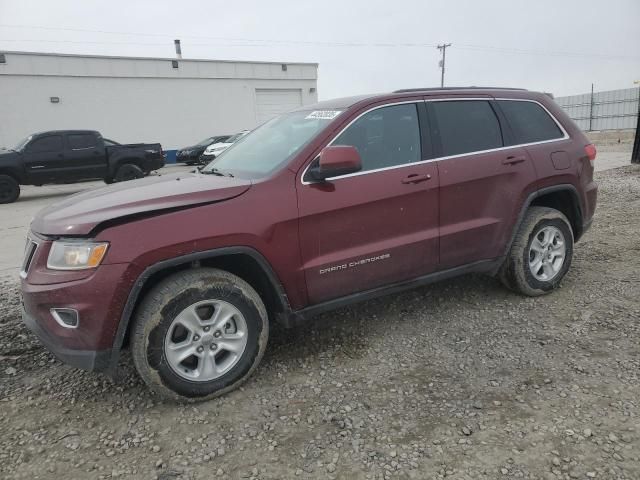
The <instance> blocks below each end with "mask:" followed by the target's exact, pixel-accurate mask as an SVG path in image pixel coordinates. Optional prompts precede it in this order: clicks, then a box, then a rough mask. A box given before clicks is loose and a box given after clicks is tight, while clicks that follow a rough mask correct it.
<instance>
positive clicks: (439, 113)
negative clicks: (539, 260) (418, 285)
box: [426, 98, 536, 269]
mask: <svg viewBox="0 0 640 480" xmlns="http://www.w3.org/2000/svg"><path fill="white" fill-rule="evenodd" d="M428 100H429V99H428ZM426 105H427V110H428V112H429V119H430V122H431V125H432V135H433V138H434V150H435V152H436V155H437V157H438V170H439V172H440V268H441V269H447V268H452V267H456V266H460V265H465V264H468V263H472V262H475V261H479V260H487V259H493V258H496V257H499V256H501V255H503V254H504V249H505V247H506V245H507V242H508V240H509V239H510V236H511V232H512V228H513V225H514V223H515V221H516V218H517V215H518V213H519V211H520V207H521V205H522V202H523V201H524V197H525V196H526V192H527V191H528V187H529V185H531V184H532V183H534V182H535V180H536V173H535V169H534V167H533V164H532V162H531V160H530V158H529V156H528V154H527V151H526V150H525V149H524V148H522V147H519V146H505V145H508V144H509V143H511V142H509V140H508V138H506V137H507V135H508V133H507V132H506V131H505V132H503V128H502V125H501V121H500V119H499V112H498V110H497V108H496V107H495V106H494V104H493V101H492V100H491V99H489V98H478V99H437V100H430V101H427V102H426ZM505 130H506V128H505Z"/></svg>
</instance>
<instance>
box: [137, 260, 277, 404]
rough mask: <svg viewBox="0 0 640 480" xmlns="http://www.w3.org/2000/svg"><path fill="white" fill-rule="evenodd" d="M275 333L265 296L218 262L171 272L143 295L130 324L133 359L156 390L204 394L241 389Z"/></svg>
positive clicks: (193, 396) (178, 396) (182, 395)
mask: <svg viewBox="0 0 640 480" xmlns="http://www.w3.org/2000/svg"><path fill="white" fill-rule="evenodd" d="M268 337H269V322H268V316H267V312H266V309H265V306H264V303H263V302H262V300H261V299H260V296H259V295H258V294H257V293H256V291H255V290H254V289H253V288H252V287H251V286H250V285H249V284H248V283H247V282H245V281H244V280H242V279H241V278H239V277H237V276H235V275H232V274H231V273H229V272H225V271H223V270H218V269H213V268H198V269H193V270H187V271H182V272H179V273H176V274H174V275H171V276H170V277H168V278H166V279H165V280H163V281H162V282H160V283H159V284H158V285H156V286H155V287H154V288H153V289H152V290H151V291H150V292H149V293H148V294H147V295H146V297H145V298H144V300H143V301H142V303H141V305H140V307H139V308H138V314H137V315H136V318H135V319H134V323H133V326H132V331H131V351H132V356H133V361H134V364H135V366H136V369H137V370H138V372H139V374H140V376H141V377H142V379H143V380H144V381H145V382H146V383H147V385H149V387H150V388H151V389H152V390H154V391H155V392H156V393H158V394H160V395H162V396H164V397H168V398H172V399H174V400H178V401H186V400H191V401H202V400H208V399H210V398H214V397H217V396H220V395H223V394H224V393H227V392H229V391H231V390H234V389H235V388H237V387H238V386H239V385H240V384H242V383H243V382H244V381H245V380H246V379H247V378H248V377H249V376H250V375H251V374H252V373H253V371H254V370H255V368H256V367H257V366H258V363H260V360H261V359H262V355H263V354H264V351H265V348H266V346H267V340H268Z"/></svg>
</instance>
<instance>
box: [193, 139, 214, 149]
mask: <svg viewBox="0 0 640 480" xmlns="http://www.w3.org/2000/svg"><path fill="white" fill-rule="evenodd" d="M215 139H216V137H209V138H205V139H204V140H202V141H201V142H198V143H196V147H207V146H209V145H211V144H212V143H213V141H214V140H215Z"/></svg>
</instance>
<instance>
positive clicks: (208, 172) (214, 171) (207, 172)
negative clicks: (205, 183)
mask: <svg viewBox="0 0 640 480" xmlns="http://www.w3.org/2000/svg"><path fill="white" fill-rule="evenodd" d="M200 173H203V174H205V175H218V176H219V177H233V175H232V174H231V173H229V172H223V171H221V170H218V169H217V168H215V167H213V168H210V169H208V170H204V169H203V170H200Z"/></svg>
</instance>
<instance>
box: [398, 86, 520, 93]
mask: <svg viewBox="0 0 640 480" xmlns="http://www.w3.org/2000/svg"><path fill="white" fill-rule="evenodd" d="M434 90H526V88H507V87H475V86H471V87H425V88H401V89H400V90H394V91H393V92H391V93H409V92H431V91H434Z"/></svg>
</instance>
